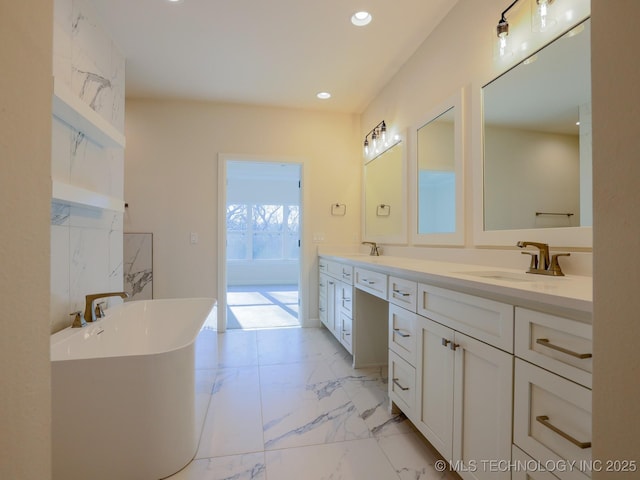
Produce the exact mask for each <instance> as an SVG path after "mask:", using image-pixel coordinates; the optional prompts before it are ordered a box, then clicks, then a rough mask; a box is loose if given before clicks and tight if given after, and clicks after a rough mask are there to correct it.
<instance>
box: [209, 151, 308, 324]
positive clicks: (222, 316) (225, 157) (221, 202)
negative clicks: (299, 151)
mask: <svg viewBox="0 0 640 480" xmlns="http://www.w3.org/2000/svg"><path fill="white" fill-rule="evenodd" d="M243 161H244V162H260V163H274V164H282V163H287V164H294V165H298V166H299V167H300V235H299V239H300V258H299V264H298V299H299V300H298V302H299V303H298V321H299V322H300V326H301V327H304V326H305V324H306V323H307V317H308V316H307V315H306V313H307V304H308V303H307V299H308V298H309V297H308V295H309V289H308V285H307V284H306V283H303V282H302V278H303V272H306V271H307V270H308V260H307V258H308V255H305V248H304V247H305V241H304V238H305V216H306V214H305V208H304V206H305V204H306V198H305V197H306V193H305V188H304V185H305V182H304V174H305V168H304V167H305V163H306V162H305V161H304V159H301V158H298V157H287V156H282V157H277V156H273V155H269V156H262V155H241V154H235V153H219V154H218V212H217V213H218V221H217V225H218V262H217V263H218V267H217V268H218V275H217V280H218V294H217V302H218V306H217V309H218V318H217V321H218V332H220V333H222V332H225V331H226V330H227V222H226V218H227V208H226V206H227V163H228V162H243Z"/></svg>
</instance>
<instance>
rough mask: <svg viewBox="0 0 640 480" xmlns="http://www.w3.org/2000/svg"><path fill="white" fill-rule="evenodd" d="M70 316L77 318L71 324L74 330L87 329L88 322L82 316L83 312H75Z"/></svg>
mask: <svg viewBox="0 0 640 480" xmlns="http://www.w3.org/2000/svg"><path fill="white" fill-rule="evenodd" d="M69 315H70V316H72V317H73V316H74V315H75V318H74V319H73V323H72V324H71V327H72V328H81V327H86V326H87V322H86V321H85V319H84V317H83V316H82V310H77V311H75V312H71V313H70V314H69Z"/></svg>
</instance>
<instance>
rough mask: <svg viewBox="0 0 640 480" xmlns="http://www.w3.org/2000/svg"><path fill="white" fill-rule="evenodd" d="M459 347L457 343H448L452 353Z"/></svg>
mask: <svg viewBox="0 0 640 480" xmlns="http://www.w3.org/2000/svg"><path fill="white" fill-rule="evenodd" d="M459 346H460V345H458V344H457V343H453V342H449V348H450V349H451V350H453V351H454V352H455V351H456V348H458V347H459Z"/></svg>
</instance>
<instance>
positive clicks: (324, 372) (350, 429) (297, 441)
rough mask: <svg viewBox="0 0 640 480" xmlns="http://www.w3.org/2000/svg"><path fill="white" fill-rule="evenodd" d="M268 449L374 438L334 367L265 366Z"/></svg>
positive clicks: (319, 364) (263, 389) (262, 375)
mask: <svg viewBox="0 0 640 480" xmlns="http://www.w3.org/2000/svg"><path fill="white" fill-rule="evenodd" d="M260 381H261V396H262V410H263V421H264V433H263V434H264V442H265V449H266V450H273V449H278V448H288V447H297V446H302V445H313V444H318V443H329V442H338V441H343V440H352V439H358V438H367V437H369V436H370V433H369V429H368V428H367V426H366V424H365V423H364V421H363V420H362V419H361V418H360V417H359V415H358V411H357V410H356V408H355V405H354V404H353V402H351V400H350V399H349V396H348V395H347V394H346V392H345V391H344V389H343V388H342V387H341V385H340V382H339V380H337V379H336V376H335V374H334V373H333V372H332V371H331V369H330V368H329V366H328V365H326V364H324V363H322V362H317V363H298V364H290V365H267V366H261V367H260Z"/></svg>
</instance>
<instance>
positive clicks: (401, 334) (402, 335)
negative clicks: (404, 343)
mask: <svg viewBox="0 0 640 480" xmlns="http://www.w3.org/2000/svg"><path fill="white" fill-rule="evenodd" d="M393 331H394V332H396V333H397V334H398V335H400V336H401V337H402V338H408V337H410V336H411V335H409V334H408V333H402V330H400V329H399V328H394V329H393Z"/></svg>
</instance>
